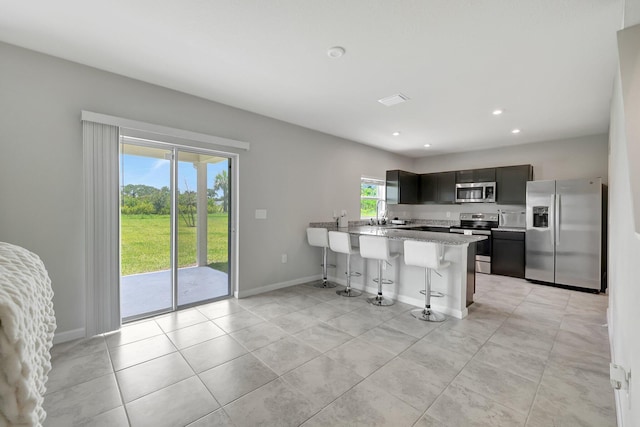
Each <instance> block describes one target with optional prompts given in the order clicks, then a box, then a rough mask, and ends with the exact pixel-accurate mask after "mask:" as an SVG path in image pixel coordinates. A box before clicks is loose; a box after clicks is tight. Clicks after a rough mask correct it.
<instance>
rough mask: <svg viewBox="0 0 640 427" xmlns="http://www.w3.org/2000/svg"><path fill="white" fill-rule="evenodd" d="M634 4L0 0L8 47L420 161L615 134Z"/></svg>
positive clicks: (598, 0) (558, 0) (0, 33)
mask: <svg viewBox="0 0 640 427" xmlns="http://www.w3.org/2000/svg"><path fill="white" fill-rule="evenodd" d="M622 6H623V5H622V0H485V1H480V0H412V1H409V0H322V1H310V0H268V1H265V0H263V1H260V0H252V1H249V0H235V1H234V0H226V1H217V0H208V1H207V0H180V1H177V0H173V1H171V0H108V1H97V0H94V1H88V0H57V1H44V0H34V1H25V0H22V1H18V0H14V1H7V0H0V40H2V41H5V42H7V43H11V44H15V45H18V46H23V47H26V48H29V49H33V50H36V51H40V52H44V53H48V54H51V55H54V56H58V57H61V58H65V59H68V60H71V61H75V62H79V63H82V64H86V65H90V66H93V67H96V68H100V69H103V70H108V71H112V72H114V73H118V74H122V75H125V76H129V77H132V78H136V79H140V80H144V81H147V82H151V83H155V84H158V85H160V86H165V87H168V88H172V89H176V90H179V91H182V92H186V93H190V94H193V95H197V96H200V97H203V98H207V99H210V100H213V101H217V102H221V103H223V104H228V105H232V106H235V107H238V108H242V109H245V110H249V111H253V112H256V113H259V114H263V115H266V116H269V117H273V118H276V119H280V120H284V121H287V122H290V123H295V124H298V125H301V126H305V127H308V128H311V129H317V130H319V131H322V132H326V133H329V134H333V135H337V136H340V137H344V138H348V139H351V140H354V141H358V142H361V143H364V144H368V145H372V146H376V147H380V148H383V149H385V150H389V151H393V152H397V153H402V154H405V155H409V156H415V157H419V156H425V155H431V154H441V153H448V152H459V151H466V150H470V149H480V148H488V147H499V146H507V145H515V144H522V143H526V142H533V141H544V140H553V139H561V138H568V137H575V136H582V135H591V134H597V133H604V132H607V129H608V123H609V99H610V96H611V93H612V85H613V78H614V75H615V72H616V59H615V58H616V57H615V51H616V34H615V32H616V31H617V30H618V29H619V27H620V25H621V22H622ZM332 46H343V47H344V48H345V49H346V54H345V55H344V56H343V57H342V58H339V59H331V58H329V57H328V56H327V49H328V48H330V47H332ZM398 92H401V93H403V94H405V95H407V96H408V97H409V98H410V101H408V102H406V103H404V104H399V105H396V106H393V107H385V106H383V105H381V104H379V103H378V102H377V100H378V99H379V98H383V97H386V96H389V95H393V94H395V93H398ZM495 108H503V109H504V110H505V113H504V114H503V115H502V116H498V117H495V116H493V115H492V114H491V112H492V111H493V110H494V109H495ZM513 128H520V129H522V132H521V133H520V134H518V135H513V134H511V130H512V129H513ZM394 131H399V132H401V134H400V135H399V136H396V137H394V136H392V133H393V132H394ZM426 143H429V144H431V145H432V147H431V148H429V149H425V148H424V147H423V145H424V144H426Z"/></svg>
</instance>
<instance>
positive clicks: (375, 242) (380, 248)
mask: <svg viewBox="0 0 640 427" xmlns="http://www.w3.org/2000/svg"><path fill="white" fill-rule="evenodd" d="M399 255H400V254H399V253H395V252H390V251H389V239H387V238H386V237H379V236H360V256H361V257H362V258H370V259H376V260H378V278H377V279H373V281H374V282H377V283H378V295H376V296H375V297H372V298H367V301H368V302H370V303H371V304H373V305H378V306H388V305H393V303H394V301H393V300H392V299H389V298H385V297H383V296H382V284H383V283H384V284H385V285H387V284H391V283H393V281H392V280H387V279H384V278H383V277H382V265H383V263H385V262H386V263H387V264H389V261H390V260H392V259H394V258H397V257H398V256H399ZM389 265H391V264H389Z"/></svg>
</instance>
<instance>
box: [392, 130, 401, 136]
mask: <svg viewBox="0 0 640 427" xmlns="http://www.w3.org/2000/svg"><path fill="white" fill-rule="evenodd" d="M391 135H393V136H398V135H400V132H397V131H396V132H394V133H392V134H391Z"/></svg>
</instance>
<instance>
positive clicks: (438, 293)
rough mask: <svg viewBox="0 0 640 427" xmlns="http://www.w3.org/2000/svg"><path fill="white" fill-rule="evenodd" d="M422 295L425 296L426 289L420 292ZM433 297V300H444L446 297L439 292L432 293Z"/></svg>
mask: <svg viewBox="0 0 640 427" xmlns="http://www.w3.org/2000/svg"><path fill="white" fill-rule="evenodd" d="M420 293H421V294H422V295H424V289H423V290H421V291H420ZM431 296H432V297H433V298H442V297H444V294H443V293H442V292H438V291H431Z"/></svg>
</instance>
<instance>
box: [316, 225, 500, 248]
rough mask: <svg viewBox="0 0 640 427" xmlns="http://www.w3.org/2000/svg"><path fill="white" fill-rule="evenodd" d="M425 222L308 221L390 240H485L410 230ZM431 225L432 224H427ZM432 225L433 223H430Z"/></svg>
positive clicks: (458, 243) (454, 242)
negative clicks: (340, 223) (345, 223)
mask: <svg viewBox="0 0 640 427" xmlns="http://www.w3.org/2000/svg"><path fill="white" fill-rule="evenodd" d="M420 225H426V224H408V225H383V226H375V225H358V226H349V227H348V228H338V227H336V225H335V223H332V222H329V223H318V222H316V223H310V224H309V227H323V228H327V229H328V230H329V231H344V232H347V233H349V234H351V235H354V236H360V235H366V236H381V237H387V238H389V239H391V240H419V241H423V242H435V243H440V244H443V245H447V246H461V245H466V244H469V243H473V242H479V241H481V240H486V239H487V236H478V235H474V236H469V235H464V234H455V233H446V232H444V233H442V232H436V231H420V230H411V227H416V226H420ZM429 225H432V224H429ZM432 226H433V225H432Z"/></svg>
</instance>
